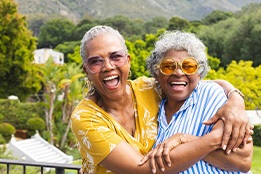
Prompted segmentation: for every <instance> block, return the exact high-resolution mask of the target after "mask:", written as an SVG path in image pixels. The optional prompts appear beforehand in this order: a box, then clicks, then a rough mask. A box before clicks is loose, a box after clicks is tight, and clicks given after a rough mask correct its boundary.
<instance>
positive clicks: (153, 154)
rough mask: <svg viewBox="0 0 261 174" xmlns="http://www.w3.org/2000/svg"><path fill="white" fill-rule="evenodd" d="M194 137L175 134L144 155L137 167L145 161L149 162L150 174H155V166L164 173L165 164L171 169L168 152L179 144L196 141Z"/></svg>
mask: <svg viewBox="0 0 261 174" xmlns="http://www.w3.org/2000/svg"><path fill="white" fill-rule="evenodd" d="M196 138H197V137H196V136H193V135H188V134H182V133H177V134H175V135H173V136H171V137H169V138H168V139H167V140H165V141H163V142H162V143H161V144H159V145H157V146H156V147H155V148H154V149H153V150H151V151H150V152H149V153H148V154H147V155H145V156H144V157H143V158H142V160H141V161H140V163H139V165H143V164H144V163H145V162H146V161H148V160H149V164H150V168H151V171H152V173H156V165H158V167H159V169H161V171H162V172H163V171H165V165H164V163H165V164H167V165H168V167H171V160H170V156H169V154H170V151H171V150H172V149H174V148H175V147H177V146H179V145H180V144H183V143H186V142H188V141H191V140H193V139H196Z"/></svg>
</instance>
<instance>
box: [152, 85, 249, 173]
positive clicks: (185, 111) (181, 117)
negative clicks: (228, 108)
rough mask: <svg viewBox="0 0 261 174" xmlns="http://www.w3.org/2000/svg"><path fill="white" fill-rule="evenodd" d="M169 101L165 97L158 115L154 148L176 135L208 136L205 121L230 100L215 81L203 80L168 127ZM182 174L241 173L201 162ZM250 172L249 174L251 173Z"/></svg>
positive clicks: (208, 129)
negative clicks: (166, 109)
mask: <svg viewBox="0 0 261 174" xmlns="http://www.w3.org/2000/svg"><path fill="white" fill-rule="evenodd" d="M166 101H167V98H164V99H163V100H162V102H161V105H160V110H159V116H158V122H159V129H158V136H157V140H156V144H155V145H154V147H156V146H157V145H158V144H160V143H161V142H163V141H164V140H166V139H167V138H169V137H170V136H172V135H173V134H175V133H186V134H191V135H195V136H203V135H205V134H207V133H209V132H210V131H211V129H212V126H208V125H205V124H203V123H202V122H203V121H204V120H208V119H210V118H211V117H212V116H214V114H215V113H216V112H217V111H218V109H219V108H220V107H221V106H222V105H223V104H225V102H226V101H227V98H226V95H225V93H224V91H223V89H222V88H221V87H220V86H219V85H217V84H215V83H213V82H205V81H204V82H203V81H200V82H199V83H198V85H197V87H196V88H195V89H194V91H193V92H192V93H191V95H190V96H189V98H187V100H186V101H185V102H184V104H183V105H182V106H181V108H180V109H179V110H178V111H177V112H176V113H175V114H174V115H173V116H172V119H171V121H170V123H169V124H168V123H167V120H166V116H165V109H164V103H165V102H166ZM181 173H184V174H192V173H193V174H195V173H217V174H220V173H222V174H230V173H231V174H234V173H240V172H231V171H225V170H222V169H219V168H217V167H214V166H212V165H210V164H209V163H207V162H205V161H203V160H200V161H199V162H197V163H196V164H194V165H193V166H191V167H190V168H188V169H187V170H185V171H183V172H181ZM248 173H249V174H250V173H251V172H248Z"/></svg>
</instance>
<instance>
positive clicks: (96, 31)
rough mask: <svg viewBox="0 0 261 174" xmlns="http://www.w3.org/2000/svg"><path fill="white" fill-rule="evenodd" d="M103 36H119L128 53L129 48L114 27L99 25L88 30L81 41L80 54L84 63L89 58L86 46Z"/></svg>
mask: <svg viewBox="0 0 261 174" xmlns="http://www.w3.org/2000/svg"><path fill="white" fill-rule="evenodd" d="M102 34H111V35H114V36H117V37H118V38H119V40H120V42H121V43H122V46H123V47H124V49H126V52H128V49H127V46H126V44H125V40H124V38H123V36H122V35H121V34H120V32H119V31H118V30H115V29H113V28H112V27H109V26H105V25H97V26H94V27H92V28H91V29H90V30H88V31H87V32H86V33H85V35H84V36H83V38H82V40H81V47H80V54H81V57H82V61H84V59H86V58H87V57H88V55H87V53H86V45H87V44H88V43H89V42H90V41H91V40H93V39H94V38H95V37H97V36H100V35H102Z"/></svg>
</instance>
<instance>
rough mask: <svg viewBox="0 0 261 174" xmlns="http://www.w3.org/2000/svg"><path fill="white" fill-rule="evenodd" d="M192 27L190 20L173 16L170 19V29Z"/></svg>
mask: <svg viewBox="0 0 261 174" xmlns="http://www.w3.org/2000/svg"><path fill="white" fill-rule="evenodd" d="M189 27H190V22H189V21H188V20H186V19H182V18H179V17H173V18H171V19H170V20H169V26H168V30H186V29H188V28H189Z"/></svg>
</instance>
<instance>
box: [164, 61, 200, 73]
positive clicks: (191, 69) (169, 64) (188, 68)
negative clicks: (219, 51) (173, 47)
mask: <svg viewBox="0 0 261 174" xmlns="http://www.w3.org/2000/svg"><path fill="white" fill-rule="evenodd" d="M178 66H180V68H181V70H182V72H183V73H184V74H187V75H192V74H194V73H196V72H197V70H198V67H199V64H198V61H197V60H196V59H195V58H185V59H184V60H183V61H182V62H177V61H175V60H173V59H172V58H165V59H163V60H162V62H161V63H160V65H159V68H160V71H161V72H162V73H163V74H165V75H171V74H173V73H174V72H175V71H176V69H177V68H178Z"/></svg>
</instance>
